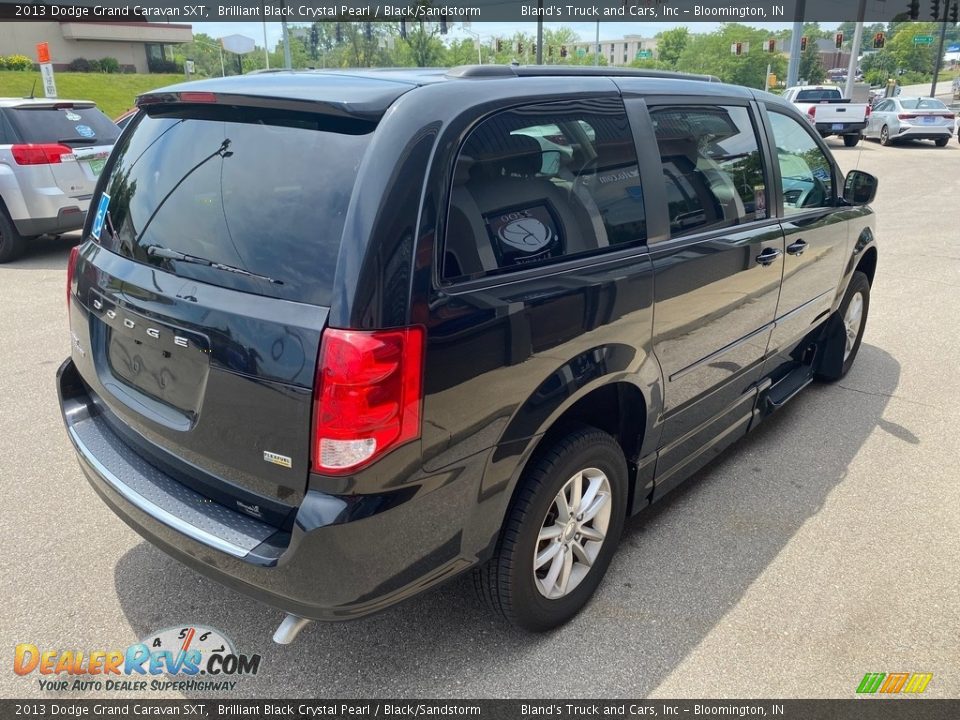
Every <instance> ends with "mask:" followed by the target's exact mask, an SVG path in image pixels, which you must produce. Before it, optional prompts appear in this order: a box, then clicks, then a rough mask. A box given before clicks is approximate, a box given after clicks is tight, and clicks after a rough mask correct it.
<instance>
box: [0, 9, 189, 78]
mask: <svg viewBox="0 0 960 720" xmlns="http://www.w3.org/2000/svg"><path fill="white" fill-rule="evenodd" d="M191 40H193V27H192V26H191V25H172V24H168V23H149V22H87V21H84V22H24V23H12V22H8V23H0V48H2V49H3V50H2V52H3V54H4V55H12V54H21V55H26V56H27V57H29V58H33V59H34V60H36V46H37V43H41V42H45V43H47V44H48V45H49V47H50V59H51V61H52V62H53V67H54V69H55V70H63V69H66V67H67V66H68V65H69V64H70V62H71V61H73V60H75V59H77V58H84V59H86V60H102V59H103V58H105V57H112V58H116V59H117V61H118V62H119V63H120V65H121V67H124V68H125V69H128V70H132V71H134V72H138V73H146V72H150V70H151V68H154V67H157V63H160V62H162V61H164V60H172V59H173V52H172V50H173V46H174V45H178V44H180V43H188V42H190V41H191Z"/></svg>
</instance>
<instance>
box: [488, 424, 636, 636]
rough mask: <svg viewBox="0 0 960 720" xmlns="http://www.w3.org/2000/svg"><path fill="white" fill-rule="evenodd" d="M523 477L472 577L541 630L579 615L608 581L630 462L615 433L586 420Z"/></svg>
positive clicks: (510, 614)
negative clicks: (493, 544)
mask: <svg viewBox="0 0 960 720" xmlns="http://www.w3.org/2000/svg"><path fill="white" fill-rule="evenodd" d="M578 478H579V480H578ZM521 483H522V485H521V487H520V488H519V490H518V493H517V496H516V498H515V500H514V503H513V506H512V507H511V508H510V511H509V512H508V513H507V518H506V521H505V522H504V525H503V530H502V531H501V535H500V540H499V542H498V543H497V549H496V551H495V554H494V556H493V558H491V560H490V561H489V562H488V563H486V564H485V565H483V566H482V567H480V568H479V569H478V570H477V571H476V572H475V574H474V583H475V587H476V589H477V592H478V594H479V595H480V597H481V598H482V599H483V600H484V601H485V602H486V604H487V605H488V606H490V607H491V608H492V609H493V610H494V611H495V612H497V613H498V614H500V615H502V616H503V617H505V618H506V619H507V620H509V621H510V622H511V623H512V624H513V625H515V626H516V627H519V628H521V629H524V630H529V631H532V632H543V631H545V630H550V629H551V628H554V627H557V626H558V625H562V624H563V623H565V622H567V621H568V620H569V619H570V618H572V617H573V616H574V615H576V614H577V613H578V612H579V611H580V609H581V608H583V606H584V605H586V604H587V602H588V601H589V600H590V598H591V597H592V596H593V593H594V591H595V590H596V589H597V586H599V584H600V581H601V580H602V579H603V575H604V573H605V572H606V570H607V567H608V566H609V564H610V560H611V558H612V557H613V554H614V552H615V551H616V548H617V543H618V542H619V540H620V534H621V532H622V531H623V523H624V519H625V518H626V515H627V507H626V504H627V497H628V492H627V462H626V460H625V458H624V456H623V451H622V450H621V449H620V446H619V445H618V444H617V442H616V441H615V440H614V439H613V438H612V437H611V436H610V435H608V434H607V433H605V432H603V431H601V430H598V429H596V428H593V427H586V426H585V427H582V428H580V429H576V430H574V431H572V432H571V433H569V434H568V435H565V436H563V437H561V438H559V439H558V440H556V441H555V442H553V443H552V444H551V445H550V446H549V447H548V448H547V449H546V451H545V452H543V453H541V454H540V456H539V458H538V459H536V460H535V461H533V464H532V465H531V466H530V467H529V468H528V469H527V470H526V471H525V472H524V477H523V479H521ZM578 487H579V492H578V490H577V488H578ZM538 561H539V564H538Z"/></svg>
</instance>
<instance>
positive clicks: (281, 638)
mask: <svg viewBox="0 0 960 720" xmlns="http://www.w3.org/2000/svg"><path fill="white" fill-rule="evenodd" d="M312 622H313V620H308V619H307V618H302V617H297V616H296V615H289V614H288V615H285V616H284V618H283V621H282V622H281V623H280V627H278V628H277V630H276V632H274V633H273V641H274V642H275V643H277V645H289V644H290V643H292V642H293V641H294V640H295V639H296V637H297V635H299V634H300V631H301V630H303V629H304V628H305V627H306V626H307V625H309V624H310V623H312Z"/></svg>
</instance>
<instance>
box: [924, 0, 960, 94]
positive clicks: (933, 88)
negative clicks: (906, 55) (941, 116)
mask: <svg viewBox="0 0 960 720" xmlns="http://www.w3.org/2000/svg"><path fill="white" fill-rule="evenodd" d="M954 2H960V0H947V1H946V2H945V3H944V4H943V20H941V21H940V42H939V43H938V44H937V56H936V57H935V58H934V59H933V82H932V83H931V84H930V97H936V95H937V78H938V77H940V63H942V62H943V41H944V37H945V36H946V34H947V18H948V17H949V16H950V6H951V5H952V4H953V3H954Z"/></svg>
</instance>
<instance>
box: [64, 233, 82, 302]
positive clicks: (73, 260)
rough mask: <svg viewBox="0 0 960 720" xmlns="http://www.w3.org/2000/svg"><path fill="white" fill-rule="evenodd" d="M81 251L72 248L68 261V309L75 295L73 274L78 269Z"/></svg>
mask: <svg viewBox="0 0 960 720" xmlns="http://www.w3.org/2000/svg"><path fill="white" fill-rule="evenodd" d="M79 257H80V249H79V248H78V247H77V246H73V247H72V248H70V258H69V259H68V260H67V308H69V307H70V296H71V295H72V294H73V273H74V271H75V270H76V269H77V259H78V258H79Z"/></svg>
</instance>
